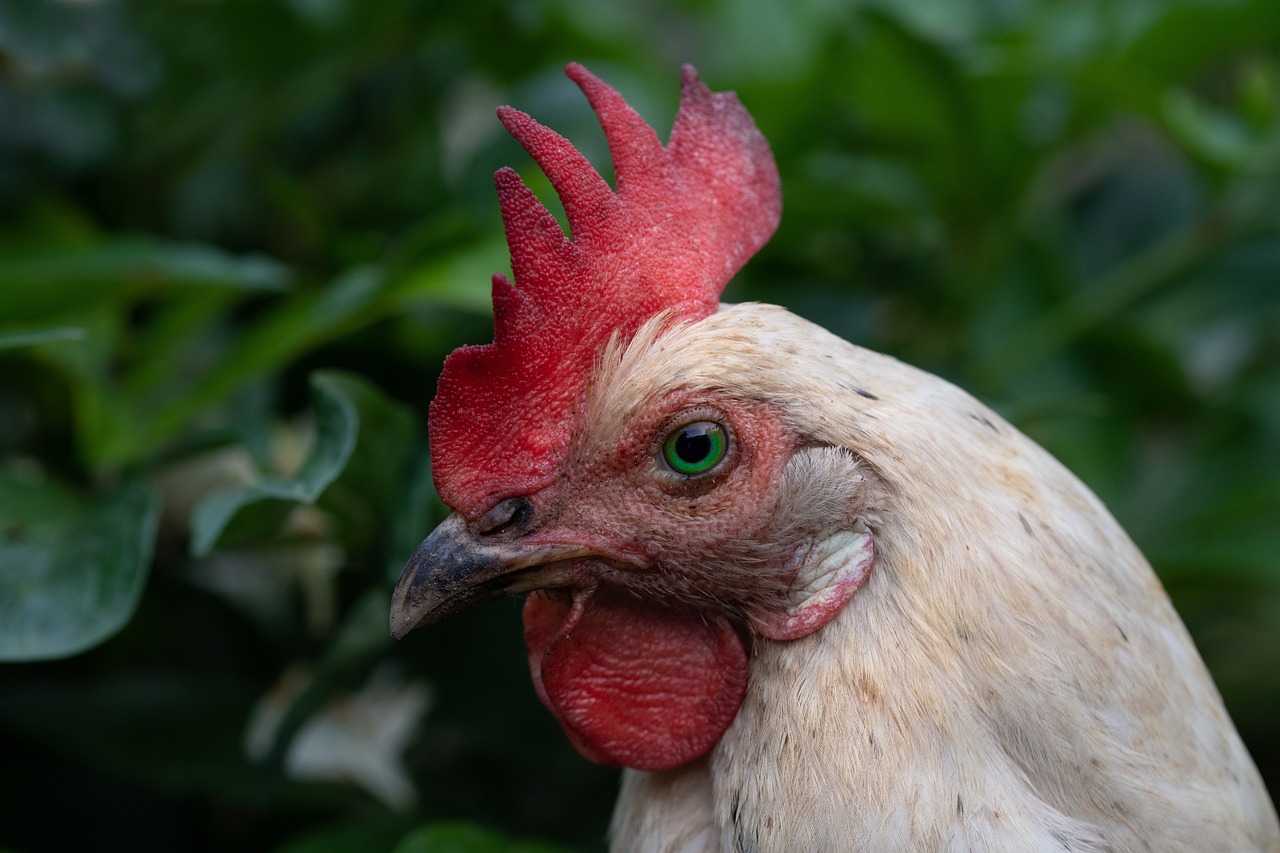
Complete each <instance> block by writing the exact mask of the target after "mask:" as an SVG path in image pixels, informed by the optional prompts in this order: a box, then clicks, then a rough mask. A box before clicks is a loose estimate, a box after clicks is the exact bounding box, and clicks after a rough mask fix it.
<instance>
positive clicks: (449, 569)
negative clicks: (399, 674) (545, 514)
mask: <svg viewBox="0 0 1280 853" xmlns="http://www.w3.org/2000/svg"><path fill="white" fill-rule="evenodd" d="M590 554H591V552H590V551H589V550H587V549H585V548H582V547H580V546H572V545H556V544H533V543H529V542H526V541H524V537H519V538H510V537H508V536H485V535H484V534H478V533H476V532H474V531H473V530H472V529H471V527H470V526H469V525H468V524H467V520H466V519H465V518H463V517H462V516H461V515H459V514H458V513H456V512H455V513H453V514H452V515H450V516H449V517H448V518H446V519H445V520H444V521H442V522H441V523H440V526H439V527H437V528H436V529H435V530H434V531H432V533H431V535H430V536H428V537H427V538H426V539H425V540H424V541H423V543H422V544H421V545H419V546H418V550H417V551H415V552H414V554H413V556H412V557H410V558H409V562H408V564H407V565H405V567H404V574H402V575H401V576H400V582H399V583H397V584H396V591H395V593H394V594H393V595H392V598H391V636H392V637H394V638H396V639H397V640H398V639H400V638H401V637H403V636H404V635H405V634H407V633H409V632H410V631H412V630H413V629H414V628H417V627H418V626H419V625H425V624H429V623H431V622H435V621H437V620H440V619H443V618H444V617H446V616H451V615H453V614H454V613H460V612H461V611H463V610H466V609H467V608H469V607H472V606H474V605H476V604H480V603H481V602H485V601H489V600H491V599H494V598H499V597H500V596H503V595H509V594H514V593H521V592H530V591H532V590H535V589H545V588H547V587H551V586H557V585H558V584H559V583H561V582H562V578H561V577H560V575H561V567H560V566H558V565H557V564H558V563H559V562H560V561H563V560H569V559H572V558H574V557H585V556H589V555H590Z"/></svg>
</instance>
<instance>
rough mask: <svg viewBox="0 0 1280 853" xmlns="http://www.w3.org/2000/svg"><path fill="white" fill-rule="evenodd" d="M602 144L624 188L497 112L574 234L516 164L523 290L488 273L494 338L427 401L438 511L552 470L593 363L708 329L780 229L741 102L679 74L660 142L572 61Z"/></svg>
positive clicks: (561, 142)
mask: <svg viewBox="0 0 1280 853" xmlns="http://www.w3.org/2000/svg"><path fill="white" fill-rule="evenodd" d="M565 73H566V74H568V75H569V77H570V79H572V80H573V81H574V82H575V83H577V84H578V87H579V88H580V89H582V91H583V93H584V94H586V96H587V100H588V101H590V103H591V107H592V109H593V110H595V112H596V115H597V116H598V117H599V119H600V124H601V126H602V127H603V128H604V132H605V137H606V138H607V139H608V142H609V153H610V155H611V156H612V158H613V166H614V172H615V175H616V177H617V190H616V191H614V190H611V189H610V188H609V185H608V184H607V183H606V182H605V180H604V179H603V178H601V177H600V175H599V174H598V173H597V172H596V170H595V169H594V168H593V167H592V166H591V163H590V162H589V161H588V160H587V158H586V157H584V156H583V155H582V154H581V153H579V152H578V150H577V149H575V148H574V147H573V145H572V144H570V142H569V141H568V140H567V139H565V138H564V137H562V136H560V135H559V134H557V133H556V132H555V131H552V130H549V129H548V128H545V127H543V126H542V125H540V124H538V123H537V122H536V121H534V120H533V119H532V118H530V117H529V116H527V115H525V114H524V113H522V112H520V111H519V110H515V109H512V108H511V107H501V108H499V109H498V117H499V118H500V119H501V120H502V123H503V124H504V125H506V127H507V130H509V131H510V132H511V135H512V136H514V137H515V138H516V139H517V140H519V142H520V144H522V145H523V146H524V147H525V149H526V150H528V152H529V154H530V155H532V157H533V159H534V160H535V161H537V163H538V165H539V166H540V167H542V170H543V172H545V173H546V175H547V177H548V178H550V180H551V184H552V186H554V187H555V190H556V193H557V194H558V195H559V196H560V201H561V203H562V204H563V205H564V212H565V216H566V217H567V219H568V221H569V230H570V232H571V234H572V239H570V238H567V237H566V236H565V234H564V232H563V231H562V230H561V228H560V224H559V223H558V222H557V221H556V219H555V217H554V216H552V215H551V213H550V212H548V211H547V209H546V208H545V207H543V205H542V203H541V202H539V201H538V199H537V198H536V197H535V196H534V195H533V193H532V192H530V191H529V189H528V188H527V187H526V186H525V185H524V183H523V182H522V181H521V180H520V177H519V175H517V174H516V173H515V172H514V171H513V170H511V169H506V168H504V169H500V170H499V171H498V173H497V175H496V176H495V178H494V181H495V183H496V184H497V188H498V200H499V202H500V204H501V206H502V220H503V222H504V224H505V225H506V232H507V243H508V245H509V246H510V247H511V269H512V271H513V272H514V274H515V285H514V286H513V285H512V284H511V282H510V281H508V280H507V278H506V277H505V276H503V275H495V276H494V277H493V315H494V340H493V343H491V344H486V345H484V346H472V347H463V348H461V349H459V350H456V351H455V352H454V353H453V354H452V355H450V356H449V358H448V359H446V360H445V363H444V372H443V373H442V374H441V376H440V384H439V388H438V390H437V392H436V398H435V400H433V401H432V403H431V412H430V432H431V450H432V469H433V473H434V476H435V482H436V488H437V490H438V491H439V493H440V497H441V498H443V499H444V502H445V503H446V504H448V505H449V506H451V507H453V508H454V509H456V510H458V511H459V512H461V513H463V514H464V515H466V516H468V517H474V516H475V515H478V514H481V513H483V512H485V511H486V510H488V509H489V508H490V507H491V506H492V505H493V504H494V503H495V502H497V501H498V500H501V499H503V498H506V497H511V496H513V495H527V494H532V493H534V492H536V491H538V490H540V489H541V488H543V487H545V486H546V485H548V484H549V483H550V482H551V481H552V480H553V479H554V478H555V477H556V475H557V471H558V469H559V467H560V463H561V462H562V461H563V459H564V454H565V451H566V449H567V447H568V444H569V438H570V434H571V431H572V429H573V413H574V408H575V405H576V404H577V403H578V400H579V398H580V397H581V395H582V392H583V390H584V388H585V385H586V382H587V378H588V376H589V374H590V371H591V368H592V365H593V364H594V361H595V358H596V356H597V355H598V353H599V352H600V349H601V348H602V347H603V346H604V344H605V343H606V342H607V341H608V340H609V337H610V336H611V335H613V334H614V333H617V334H619V335H620V336H621V337H622V338H623V339H625V338H627V337H629V336H630V335H632V334H633V333H634V332H635V330H636V329H637V328H638V327H639V326H640V325H641V324H642V323H644V322H645V321H646V320H648V319H650V318H651V317H653V316H655V315H656V314H658V313H660V312H662V311H666V310H671V311H672V313H673V316H674V317H676V318H679V319H685V320H699V319H702V318H703V317H706V316H707V315H709V314H712V313H714V312H715V310H716V306H717V304H718V302H719V296H720V292H721V291H722V290H723V289H724V286H725V284H727V283H728V281H729V279H730V278H731V277H732V276H733V274H734V273H735V272H737V271H738V269H739V268H740V267H741V266H742V265H743V264H744V263H746V261H747V259H748V258H750V257H751V255H753V254H755V252H756V250H757V249H759V248H760V247H761V246H762V245H764V243H765V241H766V240H768V239H769V236H770V235H771V234H773V231H774V229H775V228H776V227H777V225H778V218H779V216H780V214H781V208H782V204H781V192H780V189H779V182H778V171H777V167H776V166H775V165H774V162H773V155H772V154H771V153H770V151H769V144H768V143H767V142H766V141H765V139H764V137H763V136H762V135H761V134H760V131H759V130H758V129H757V128H756V126H755V123H754V122H753V121H752V120H751V116H750V115H748V114H747V111H746V110H745V109H743V107H742V105H741V104H740V103H739V102H738V98H737V96H736V95H734V94H733V93H732V92H722V93H713V92H712V91H711V90H709V89H708V88H707V87H706V86H705V85H704V84H703V83H702V82H701V81H699V80H698V76H697V73H696V72H695V71H694V70H693V68H692V67H689V66H686V67H685V69H684V75H683V81H682V87H681V93H680V109H679V112H678V113H677V114H676V119H675V126H674V127H673V128H672V131H671V141H670V142H669V143H668V144H667V145H666V147H663V145H662V144H661V143H660V142H659V141H658V136H657V134H656V133H654V131H653V129H652V128H651V127H649V126H648V125H647V124H645V122H644V119H642V118H641V117H640V115H639V114H638V113H636V111H635V110H633V109H632V108H631V107H630V106H629V105H628V104H627V103H626V101H624V100H623V99H622V96H621V95H619V94H618V93H617V92H616V91H614V89H612V88H611V87H610V86H609V85H608V84H606V83H604V82H603V81H601V80H600V79H599V78H597V77H595V76H594V75H593V74H591V72H589V71H587V69H585V68H583V67H582V66H581V65H578V64H576V63H574V64H570V65H569V66H568V67H567V68H566V69H565Z"/></svg>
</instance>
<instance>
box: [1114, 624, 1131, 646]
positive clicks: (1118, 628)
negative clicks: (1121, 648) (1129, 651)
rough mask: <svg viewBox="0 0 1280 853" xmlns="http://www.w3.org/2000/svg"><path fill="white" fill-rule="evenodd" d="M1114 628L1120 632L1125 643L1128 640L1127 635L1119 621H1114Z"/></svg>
mask: <svg viewBox="0 0 1280 853" xmlns="http://www.w3.org/2000/svg"><path fill="white" fill-rule="evenodd" d="M1116 630H1117V631H1119V632H1120V636H1121V637H1123V638H1124V641H1125V642H1126V643H1127V642H1129V635H1128V634H1126V633H1125V632H1124V628H1121V627H1120V623H1119V622H1117V623H1116Z"/></svg>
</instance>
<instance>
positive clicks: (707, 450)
mask: <svg viewBox="0 0 1280 853" xmlns="http://www.w3.org/2000/svg"><path fill="white" fill-rule="evenodd" d="M728 453H729V430H728V428H727V427H726V426H725V425H724V424H721V423H717V422H716V421H710V420H698V421H690V422H688V423H684V424H681V425H680V426H678V427H676V428H675V429H673V430H671V432H669V433H667V436H666V438H664V439H663V440H662V450H661V460H662V464H663V465H664V466H665V467H666V468H667V469H668V470H669V471H672V472H673V473H676V474H679V475H681V476H682V477H689V478H693V477H701V476H704V475H706V474H709V473H711V472H712V471H714V470H715V469H716V468H717V467H719V465H720V463H721V462H723V461H724V459H725V457H726V456H727V455H728Z"/></svg>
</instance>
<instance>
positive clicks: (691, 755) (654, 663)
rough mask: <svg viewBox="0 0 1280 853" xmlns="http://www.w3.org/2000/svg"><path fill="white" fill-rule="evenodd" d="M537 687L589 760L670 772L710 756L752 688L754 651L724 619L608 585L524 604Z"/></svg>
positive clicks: (543, 596)
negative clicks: (750, 667)
mask: <svg viewBox="0 0 1280 853" xmlns="http://www.w3.org/2000/svg"><path fill="white" fill-rule="evenodd" d="M524 637H525V645H526V646H527V648H528V652H529V668H530V670H531V672H532V674H533V684H534V689H535V690H537V692H538V697H539V698H540V699H541V700H542V703H543V704H544V705H546V706H547V709H548V710H550V711H551V713H552V714H553V715H554V716H555V718H556V719H557V720H558V721H559V723H560V726H561V727H562V728H563V729H564V731H565V734H567V735H568V736H569V740H570V741H571V742H572V743H573V745H574V747H576V748H577V750H578V752H580V753H582V755H583V756H584V757H586V758H588V759H590V760H591V761H594V762H596V763H599V764H606V765H613V766H617V765H623V766H626V767H633V768H635V769H637V770H668V769H670V768H673V767H679V766H680V765H682V764H687V763H688V762H690V761H693V760H694V759H696V758H698V757H700V756H702V755H704V754H706V753H707V752H708V751H709V750H710V749H711V748H712V747H713V746H715V745H716V743H717V742H718V741H719V740H720V736H721V735H723V734H724V731H725V729H727V728H728V727H729V724H730V723H731V722H733V718H734V716H735V715H736V714H737V713H738V706H739V705H741V704H742V698H743V696H744V694H745V693H746V689H747V654H746V650H745V649H743V647H742V641H741V639H739V637H738V633H737V632H736V631H735V630H734V629H733V626H732V625H730V624H729V622H728V620H726V619H725V618H724V617H723V616H719V615H717V614H714V613H708V612H703V611H700V610H694V609H693V608H689V607H681V606H677V605H658V604H652V603H649V602H645V601H642V600H640V599H638V598H636V597H634V596H632V595H631V594H629V593H627V592H626V591H625V590H621V589H616V588H611V587H607V586H602V587H600V588H598V589H597V590H595V591H594V592H589V593H578V594H577V595H576V596H574V597H573V599H570V598H569V597H568V596H567V595H563V594H558V593H550V594H548V593H535V594H533V595H531V596H529V598H528V599H526V600H525V605H524Z"/></svg>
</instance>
